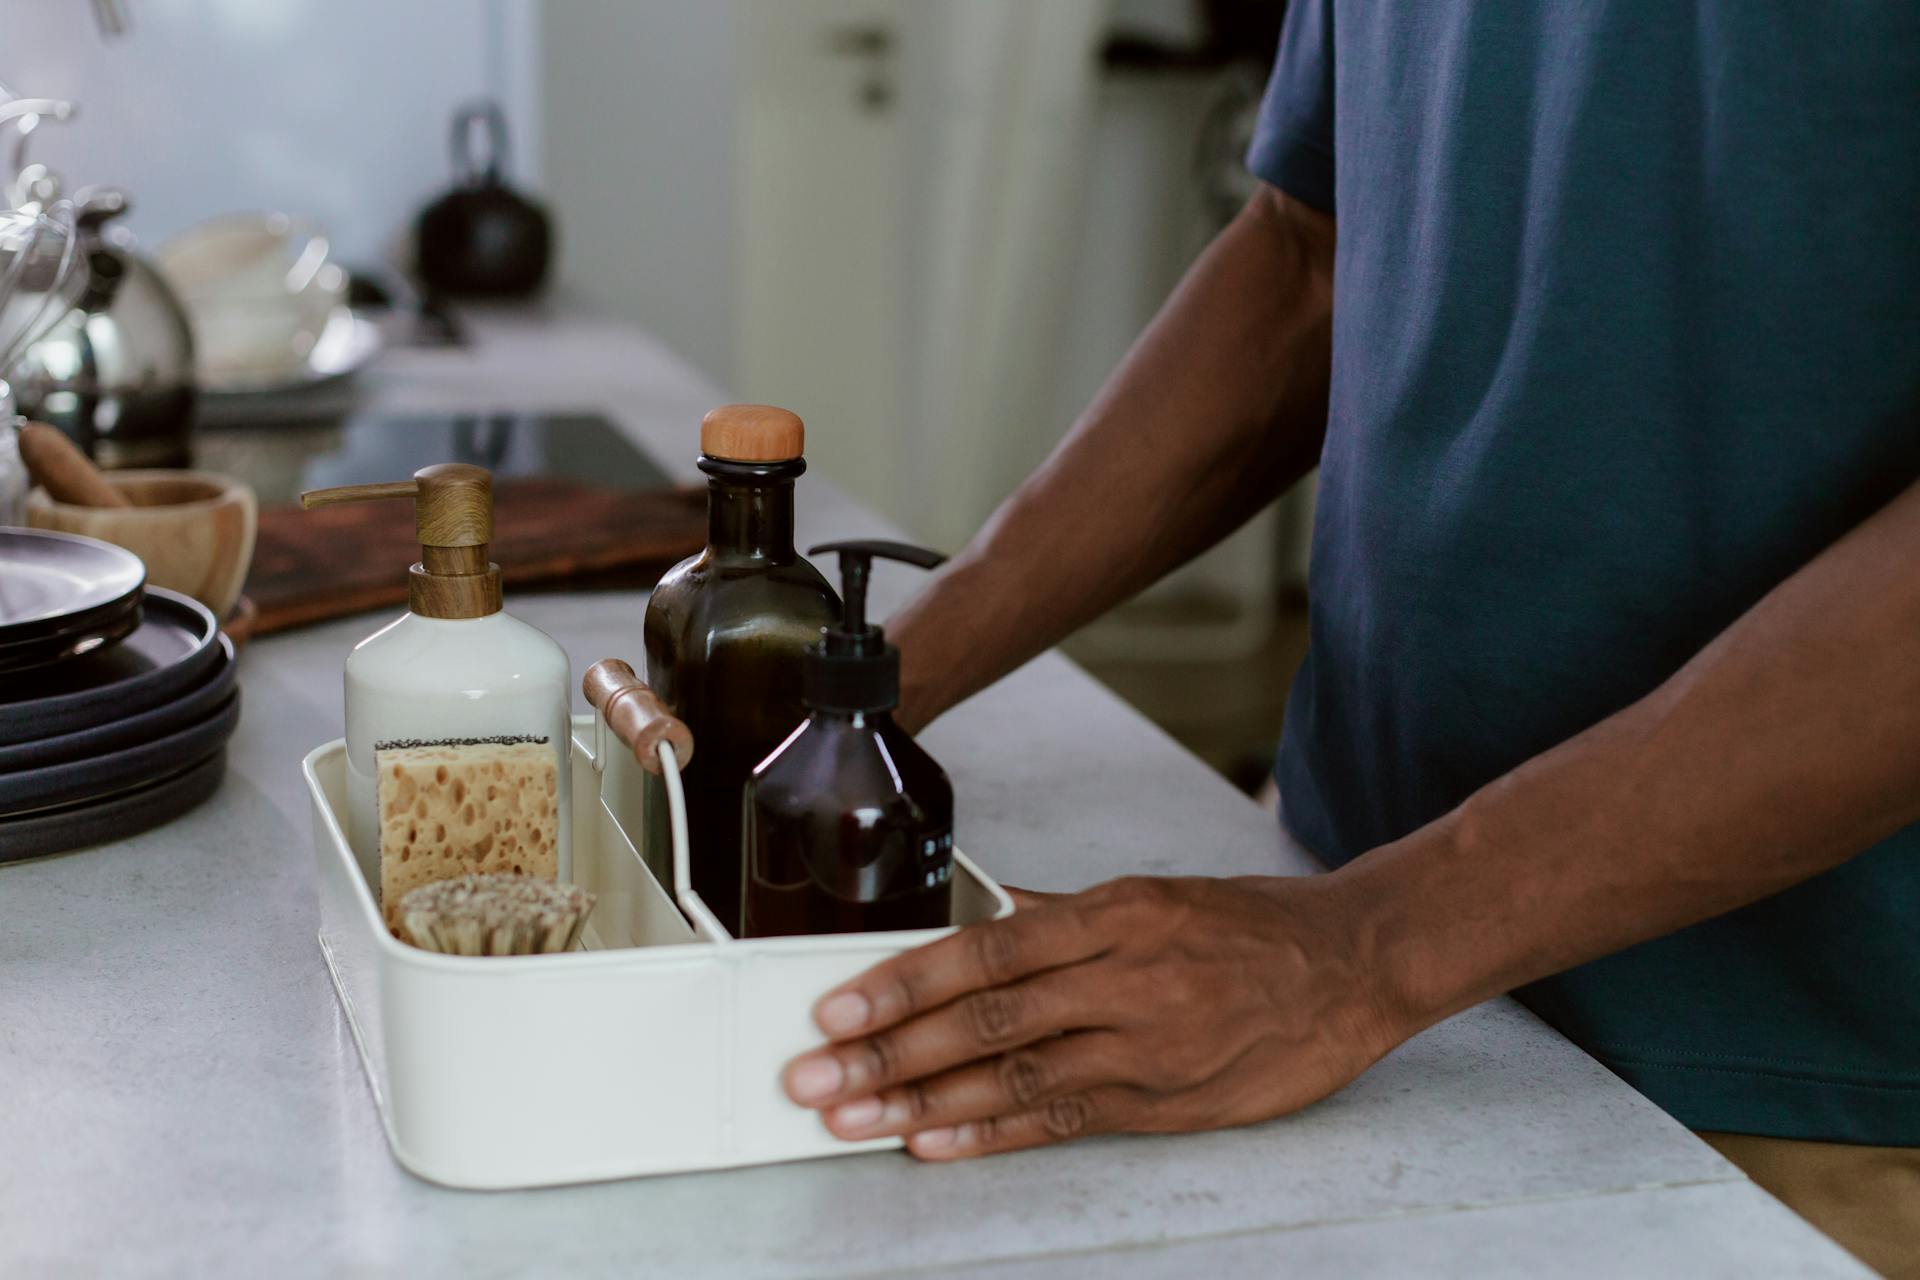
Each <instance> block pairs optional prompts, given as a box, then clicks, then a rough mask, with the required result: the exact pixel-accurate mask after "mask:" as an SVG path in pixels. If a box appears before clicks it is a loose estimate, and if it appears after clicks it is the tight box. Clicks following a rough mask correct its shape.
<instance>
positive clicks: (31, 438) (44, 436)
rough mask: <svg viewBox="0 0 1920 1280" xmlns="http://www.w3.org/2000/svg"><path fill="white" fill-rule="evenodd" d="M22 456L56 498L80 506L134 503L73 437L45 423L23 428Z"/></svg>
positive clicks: (110, 505) (120, 505)
mask: <svg viewBox="0 0 1920 1280" xmlns="http://www.w3.org/2000/svg"><path fill="white" fill-rule="evenodd" d="M20 460H21V461H22V462H24V463H26V464H27V472H28V474H30V475H31V476H32V477H33V478H34V480H35V481H36V482H37V483H38V484H40V486H41V487H42V488H44V489H46V491H47V496H48V497H50V498H52V499H53V500H54V501H55V502H65V503H68V504H70V505H72V506H76V507H130V506H132V505H133V503H131V502H129V501H127V495H126V494H124V493H122V492H120V490H118V489H116V488H114V486H113V485H112V484H110V483H108V481H107V478H106V477H105V476H103V475H101V474H100V469H99V468H98V467H95V466H94V465H93V460H92V459H91V458H89V457H87V455H86V454H84V453H82V452H80V449H79V447H78V446H76V445H75V444H74V443H73V441H71V440H69V439H67V437H66V436H65V435H63V434H62V433H61V432H59V431H58V430H56V429H55V428H53V427H49V426H47V425H46V424H44V423H39V422H29V423H27V424H25V425H24V426H22V427H21V428H20Z"/></svg>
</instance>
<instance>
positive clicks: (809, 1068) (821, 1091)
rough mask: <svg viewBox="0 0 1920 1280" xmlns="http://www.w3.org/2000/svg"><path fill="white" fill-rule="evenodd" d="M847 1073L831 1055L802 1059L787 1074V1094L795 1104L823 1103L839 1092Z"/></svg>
mask: <svg viewBox="0 0 1920 1280" xmlns="http://www.w3.org/2000/svg"><path fill="white" fill-rule="evenodd" d="M845 1079H846V1072H844V1071H843V1070H841V1068H840V1061H839V1059H837V1058H835V1057H833V1056H832V1055H831V1054H821V1055H819V1056H818V1057H813V1058H802V1059H801V1060H800V1061H799V1062H796V1063H795V1064H794V1065H793V1066H792V1067H791V1068H790V1069H789V1070H788V1072H787V1092H788V1093H789V1094H791V1095H792V1097H793V1100H794V1101H795V1102H823V1101H825V1100H826V1099H828V1098H831V1097H832V1096H833V1095H834V1094H835V1093H837V1092H839V1089H840V1085H841V1083H842V1082H843V1081H844V1080H845Z"/></svg>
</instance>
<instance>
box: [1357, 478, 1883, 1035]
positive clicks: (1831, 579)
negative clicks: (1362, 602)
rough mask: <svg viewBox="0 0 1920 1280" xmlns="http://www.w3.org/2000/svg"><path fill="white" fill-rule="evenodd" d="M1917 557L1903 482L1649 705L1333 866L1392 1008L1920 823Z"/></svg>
mask: <svg viewBox="0 0 1920 1280" xmlns="http://www.w3.org/2000/svg"><path fill="white" fill-rule="evenodd" d="M1916 564H1920V485H1915V486H1914V487H1913V488H1910V489H1909V490H1908V491H1907V492H1906V493H1905V494H1903V495H1902V496H1901V497H1899V498H1898V499H1896V500H1895V501H1894V502H1893V503H1892V504H1890V505H1889V506H1888V507H1887V508H1885V509H1884V510H1882V511H1881V512H1879V513H1878V514H1876V515H1875V516H1874V517H1872V518H1871V519H1870V520H1868V521H1867V522H1866V523H1864V524H1863V525H1861V526H1860V527H1859V528H1857V529H1855V530H1854V531H1853V532H1851V533H1850V534H1848V535H1847V536H1846V537H1845V538H1843V539H1841V540H1840V541H1839V542H1838V543H1836V544H1835V545H1834V546H1832V547H1831V548H1829V549H1828V550H1827V551H1826V552H1824V553H1823V554H1821V555H1820V556H1819V557H1818V558H1816V559H1815V560H1814V561H1813V562H1811V563H1810V564H1808V565H1807V566H1806V567H1804V568H1803V569H1801V570H1800V571H1799V572H1798V573H1796V574H1795V575H1794V576H1793V577H1791V578H1789V579H1788V580H1787V581H1786V582H1784V583H1782V584H1781V585H1780V586H1779V587H1777V588H1775V589H1774V591H1772V592H1771V593H1770V594H1768V595H1767V596H1766V597H1765V598H1764V599H1763V600H1761V601H1760V603H1759V604H1757V605H1755V606H1754V607H1753V609H1751V610H1750V611H1749V612H1748V613H1747V614H1746V615H1745V616H1743V617H1742V618H1741V619H1740V620H1739V621H1738V622H1736V623H1735V624H1734V625H1733V626H1732V627H1730V628H1728V630H1727V631H1725V632H1724V633H1722V634H1721V635H1720V636H1719V637H1718V638H1717V639H1716V640H1714V641H1713V643H1711V644H1710V645H1708V646H1707V648H1706V649H1704V650H1702V651H1701V653H1700V654H1699V655H1698V656H1697V657H1695V658H1694V660H1693V661H1692V662H1690V663H1688V664H1687V666H1686V667H1684V668H1683V669H1682V670H1681V671H1679V672H1678V673H1677V674H1675V675H1674V676H1673V677H1672V678H1671V679H1670V680H1668V681H1667V682H1666V683H1665V684H1664V685H1662V686H1661V687H1660V688H1659V689H1657V690H1655V691H1654V692H1653V693H1652V694H1650V695H1648V696H1647V697H1646V698H1644V699H1642V700H1641V701H1639V702H1637V703H1635V704H1634V705H1632V706H1630V707H1628V708H1626V709H1625V710H1623V711H1621V712H1619V713H1618V714H1616V715H1614V716H1611V717H1609V718H1608V719H1606V720H1604V721H1602V722H1601V723H1600V724H1598V725H1595V726H1594V727H1593V728H1592V729H1589V730H1587V731H1586V732H1584V733H1582V734H1580V735H1578V736H1577V737H1575V738H1572V739H1570V740H1569V741H1567V742H1565V743H1563V744H1562V745H1560V746H1559V747H1556V748H1554V749H1553V750H1551V751H1548V752H1546V753H1544V754H1543V755H1540V756H1538V757H1536V758H1534V759H1533V760H1531V761H1529V762H1528V763H1527V764H1525V765H1523V766H1521V767H1520V768H1518V769H1516V770H1514V771H1513V772H1512V773H1510V774H1508V775H1506V776H1505V777H1502V778H1500V779H1499V780H1497V781H1495V782H1493V783H1492V784H1490V785H1488V786H1487V787H1485V788H1483V789H1482V790H1480V791H1479V792H1477V793H1476V794H1474V795H1473V796H1472V797H1471V798H1469V799H1468V800H1467V801H1466V803H1465V804H1463V805H1461V806H1460V807H1459V808H1458V809H1456V810H1455V811H1454V812H1452V813H1450V814H1448V815H1447V816H1446V817H1444V818H1441V819H1440V820H1438V821H1436V822H1434V823H1431V824H1429V825H1428V826H1426V827H1424V828H1422V829H1421V830H1419V831H1417V832H1414V833H1413V834H1412V835H1410V836H1408V837H1407V838H1405V839H1403V840H1399V841H1396V842H1394V843H1393V844H1390V845H1385V846H1382V847H1381V848H1379V849H1376V850H1374V851H1372V852H1370V853H1368V854H1366V855H1365V856H1363V857H1361V858H1359V859H1356V860H1355V861H1354V862H1353V863H1351V864H1349V865H1348V866H1347V867H1346V868H1344V869H1343V870H1341V871H1340V872H1337V873H1336V874H1335V877H1334V880H1335V881H1338V882H1340V883H1341V884H1342V885H1343V893H1342V896H1343V898H1344V900H1345V901H1346V902H1347V903H1348V904H1349V906H1350V908H1351V914H1350V918H1351V919H1353V920H1355V921H1356V922H1358V924H1357V927H1358V928H1359V929H1360V930H1361V932H1362V935H1363V936H1362V939H1361V943H1362V946H1363V948H1364V949H1365V951H1367V952H1368V953H1370V954H1371V955H1372V956H1373V957H1374V963H1375V966H1376V967H1377V971H1378V973H1379V974H1381V975H1384V976H1385V980H1386V982H1387V985H1388V995H1387V997H1386V998H1387V1000H1388V1001H1389V1003H1390V1004H1391V1005H1393V1006H1395V1007H1394V1008H1392V1009H1390V1010H1389V1013H1390V1015H1391V1016H1396V1017H1397V1018H1398V1019H1399V1020H1401V1021H1402V1022H1403V1024H1411V1025H1414V1026H1420V1025H1426V1024H1427V1023H1430V1022H1433V1021H1437V1020H1438V1019H1440V1018H1442V1017H1445V1016H1446V1015H1448V1014H1450V1013H1452V1012H1455V1011H1457V1010H1459V1009H1462V1008H1465V1007H1466V1006H1468V1005H1471V1004H1473V1003H1476V1002H1477V1001H1479V1000H1482V999H1485V998H1487V997H1489V996H1492V995H1495V994H1498V993H1499V992H1502V991H1506V990H1510V989H1512V988H1513V987H1516V986H1520V985H1522V984H1524V983H1527V982H1530V981H1533V980H1535V979H1537V978H1541V977H1544V976H1546V975H1548V974H1551V973H1555V972H1558V971H1560V970H1563V969H1566V968H1569V967H1571V966H1573V965H1576V964H1579V963H1582V962H1584V961H1587V960H1591V959H1594V958H1596V957H1599V956H1602V955H1605V954H1607V953H1609V952H1612V951H1616V950H1619V949H1620V948H1622V947H1625V946H1629V945H1631V944H1633V943H1635V942H1640V941H1643V940H1645V939H1648V938H1653V937H1657V936H1659V935H1661V934H1665V933H1669V932H1671V931H1673V930H1675V929H1678V928H1681V927H1683V926H1685V925H1688V924H1691V923H1694V922H1695V921H1698V920H1703V919H1706V918H1707V917H1709V916H1714V915H1718V914H1720V913H1722V912H1725V911H1729V910H1732V909H1733V908H1735V907H1739V906H1743V905H1745V904H1746V903H1749V902H1753V901H1755V900H1757V899H1759V898H1762V897H1765V896H1767V895H1769V894H1773V893H1776V892H1778V891H1780V890H1782V889H1785V888H1787V887H1789V886H1791V885H1793V884H1796V883H1798V882H1800V881H1802V880H1805V879H1807V878H1809V877H1811V876H1813V875H1815V874H1817V873H1819V872H1821V871H1824V870H1826V869H1828V868H1830V867H1833V866H1835V865H1838V864H1839V863H1841V862H1844V861H1845V860H1846V859H1847V858H1849V857H1851V856H1852V855H1854V854H1856V853H1858V852H1860V851H1861V850H1863V849H1865V848H1867V847H1868V846H1869V845H1871V844H1873V843H1875V842H1877V841H1878V840H1880V839H1882V838H1884V837H1886V836H1888V835H1890V834H1892V833H1893V832H1895V831H1897V830H1899V829H1900V828H1902V827H1904V826H1906V825H1908V824H1910V823H1913V822H1915V821H1920V572H1916V570H1915V565H1916ZM1329 887H1331V886H1329Z"/></svg>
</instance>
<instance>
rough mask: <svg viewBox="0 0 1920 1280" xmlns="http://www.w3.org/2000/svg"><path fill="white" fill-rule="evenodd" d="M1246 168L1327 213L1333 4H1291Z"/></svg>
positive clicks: (1309, 0) (1314, 0) (1294, 0)
mask: <svg viewBox="0 0 1920 1280" xmlns="http://www.w3.org/2000/svg"><path fill="white" fill-rule="evenodd" d="M1247 168H1248V169H1249V170H1250V171H1251V172H1252V173H1253V176H1254V177H1256V178H1259V179H1261V180H1262V181H1264V182H1270V183H1272V184H1273V185H1274V186H1276V187H1278V188H1280V189H1281V190H1282V191H1284V192H1286V193H1287V194H1288V195H1290V196H1292V197H1293V198H1294V199H1296V200H1300V201H1303V202H1304V203H1306V204H1310V205H1312V206H1313V207H1314V208H1316V209H1323V210H1325V211H1327V212H1328V213H1332V212H1333V0H1291V3H1289V4H1288V5H1287V16H1286V18H1285V19H1284V20H1283V21H1282V23H1281V27H1280V50H1279V53H1278V55H1277V56H1276V57H1275V59H1274V64H1273V76H1272V78H1271V79H1269V80H1268V81H1267V92H1266V95H1265V96H1264V97H1262V98H1261V100H1260V119H1259V122H1258V123H1257V124H1256V125H1255V126H1254V131H1253V145H1252V146H1250V147H1248V148H1247Z"/></svg>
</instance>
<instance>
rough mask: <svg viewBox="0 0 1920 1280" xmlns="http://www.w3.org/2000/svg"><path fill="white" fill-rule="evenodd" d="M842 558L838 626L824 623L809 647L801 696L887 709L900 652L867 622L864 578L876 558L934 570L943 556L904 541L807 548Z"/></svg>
mask: <svg viewBox="0 0 1920 1280" xmlns="http://www.w3.org/2000/svg"><path fill="white" fill-rule="evenodd" d="M828 551H833V552H838V553H839V556H840V581H841V591H840V595H841V598H842V600H843V601H844V605H843V606H842V609H841V615H840V625H839V626H837V627H823V628H821V632H820V643H819V644H817V645H813V646H810V647H809V648H808V649H807V665H806V673H805V688H804V691H803V696H804V698H805V700H806V703H807V705H808V706H810V707H813V708H816V709H818V710H823V711H863V712H864V711H885V710H887V709H888V708H889V707H893V706H897V705H898V704H899V702H900V651H899V650H898V649H896V648H894V647H893V646H892V645H890V644H888V643H887V637H886V633H885V632H884V631H882V630H881V629H880V628H879V627H876V626H873V625H871V624H869V623H868V622H867V580H868V579H869V578H870V577H871V576H872V574H873V562H874V560H875V558H876V557H877V558H879V559H882V560H898V561H900V562H901V563H903V564H913V565H919V566H920V567H921V568H922V569H937V568H939V567H940V565H941V564H942V563H944V562H945V560H946V557H945V556H943V555H941V554H940V553H939V552H938V551H928V550H927V549H926V548H925V547H916V546H913V545H912V544H911V543H906V542H888V541H885V540H876V539H855V540H852V541H847V542H823V543H821V544H820V545H819V546H817V547H811V548H809V549H808V551H807V554H808V555H810V556H817V555H821V554H823V553H825V552H828Z"/></svg>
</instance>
